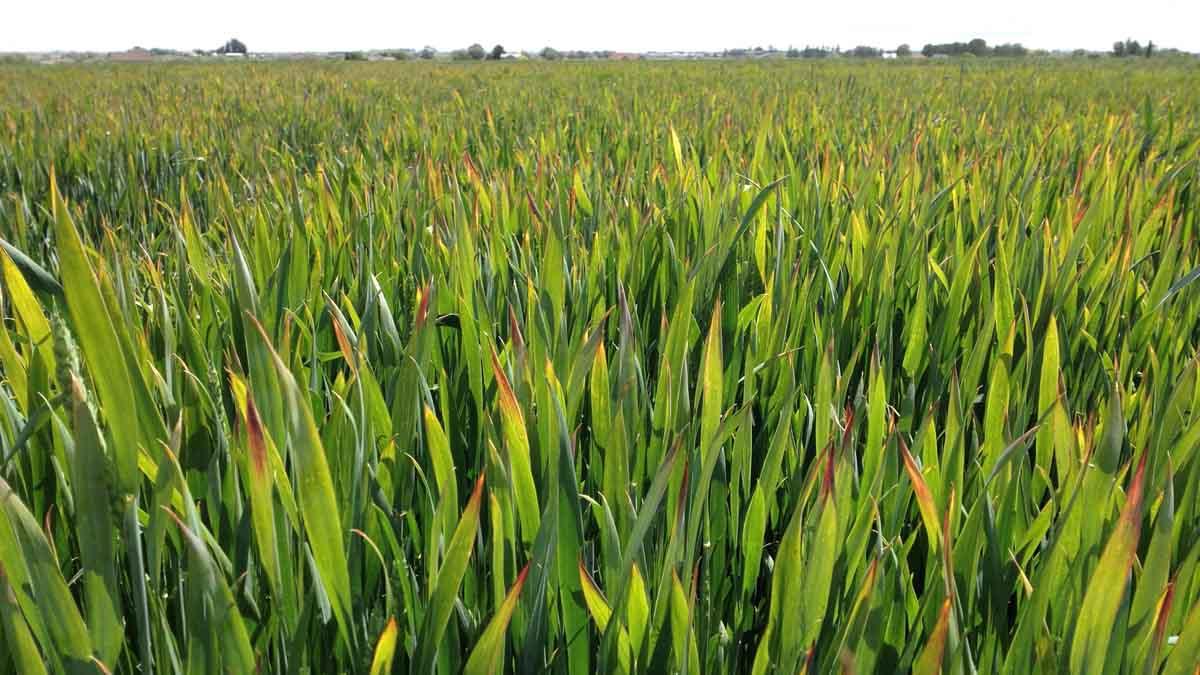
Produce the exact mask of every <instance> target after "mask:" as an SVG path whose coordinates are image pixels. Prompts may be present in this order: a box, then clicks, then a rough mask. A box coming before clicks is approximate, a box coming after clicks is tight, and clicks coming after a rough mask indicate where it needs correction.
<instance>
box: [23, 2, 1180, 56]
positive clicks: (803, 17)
mask: <svg viewBox="0 0 1200 675" xmlns="http://www.w3.org/2000/svg"><path fill="white" fill-rule="evenodd" d="M0 5H7V6H6V7H4V8H3V10H2V11H0V52H5V51H41V50H56V49H61V50H90V51H115V50H122V49H128V48H129V47H132V46H134V45H139V46H142V47H146V48H149V47H166V48H173V49H193V48H208V49H213V48H216V47H217V46H219V45H220V44H221V43H223V42H224V41H225V40H226V39H228V38H230V37H237V38H239V39H241V40H242V41H243V42H245V43H246V45H247V46H248V47H249V48H250V50H251V51H289V50H296V51H308V50H311V51H334V50H342V49H375V48H387V47H414V48H420V47H421V46H423V45H432V46H434V47H437V48H439V49H452V48H458V47H465V46H467V45H469V44H471V43H472V42H479V43H481V44H483V45H484V46H485V47H487V48H489V49H490V48H491V46H492V45H493V44H496V43H500V44H503V45H504V46H505V47H506V48H508V50H509V51H516V50H521V49H529V50H536V49H540V48H542V47H544V46H547V45H550V46H554V47H556V48H559V49H589V50H591V49H613V50H618V51H648V50H675V49H722V48H726V47H729V48H732V47H753V46H762V47H767V46H770V45H774V46H775V47H780V48H782V47H787V46H789V45H795V46H797V47H803V46H805V45H809V44H812V45H829V46H833V45H840V46H842V47H843V48H849V47H853V46H855V45H859V44H867V45H873V46H879V47H886V48H893V47H895V46H896V45H897V44H900V43H901V42H907V43H909V44H911V45H912V46H913V47H914V48H915V49H920V47H921V45H922V44H924V43H926V42H952V41H956V40H962V41H966V40H969V39H970V38H972V37H982V38H984V39H985V40H987V41H988V43H989V44H996V43H1000V42H1021V43H1023V44H1025V45H1026V46H1028V47H1044V48H1051V49H1052V48H1075V47H1084V48H1091V49H1106V48H1108V47H1109V46H1111V45H1112V43H1113V41H1114V40H1118V39H1123V38H1127V37H1132V38H1134V39H1136V40H1140V41H1141V42H1142V43H1143V44H1145V43H1146V41H1147V40H1153V41H1154V42H1155V44H1157V45H1160V46H1167V47H1178V48H1180V49H1184V50H1187V51H1194V52H1200V0H992V1H990V2H986V3H985V2H979V1H978V0H890V1H889V0H862V1H859V2H848V1H845V0H842V1H839V0H832V1H831V0H823V1H820V2H812V1H811V0H810V1H809V2H802V1H800V0H793V1H791V2H788V1H786V0H732V1H729V0H726V1H725V2H715V1H712V0H607V1H606V0H592V1H591V2H579V1H578V0H557V1H556V0H491V1H480V0H460V1H459V2H441V1H439V0H417V1H414V0H405V1H397V0H393V1H391V2H384V1H381V0H336V1H332V2H331V1H329V0H325V1H323V2H319V1H316V0H291V1H288V0H203V1H200V2H197V1H196V0H189V1H188V2H181V1H180V0H109V1H107V2H106V1H103V0H101V1H94V0H4V2H0Z"/></svg>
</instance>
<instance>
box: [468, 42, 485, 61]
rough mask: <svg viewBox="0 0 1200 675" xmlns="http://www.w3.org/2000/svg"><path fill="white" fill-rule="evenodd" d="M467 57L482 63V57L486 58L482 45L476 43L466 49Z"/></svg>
mask: <svg viewBox="0 0 1200 675" xmlns="http://www.w3.org/2000/svg"><path fill="white" fill-rule="evenodd" d="M467 56H470V57H471V58H473V59H475V60H476V61H482V60H483V57H485V56H487V50H485V49H484V48H483V45H481V44H479V43H478V42H476V43H475V44H473V45H471V46H470V47H467Z"/></svg>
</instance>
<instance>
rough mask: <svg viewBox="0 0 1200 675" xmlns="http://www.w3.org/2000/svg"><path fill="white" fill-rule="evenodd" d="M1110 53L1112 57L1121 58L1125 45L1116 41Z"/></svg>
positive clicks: (1123, 54)
mask: <svg viewBox="0 0 1200 675" xmlns="http://www.w3.org/2000/svg"><path fill="white" fill-rule="evenodd" d="M1112 53H1113V56H1115V57H1117V58H1121V57H1122V56H1125V43H1124V42H1122V41H1120V40H1117V41H1116V42H1114V43H1113V52H1112Z"/></svg>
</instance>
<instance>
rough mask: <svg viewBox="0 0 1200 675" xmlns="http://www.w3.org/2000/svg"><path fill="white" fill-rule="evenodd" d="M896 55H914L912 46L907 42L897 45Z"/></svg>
mask: <svg viewBox="0 0 1200 675" xmlns="http://www.w3.org/2000/svg"><path fill="white" fill-rule="evenodd" d="M896 56H899V57H900V58H902V59H904V58H908V57H910V56H912V47H909V46H908V43H907V42H905V43H904V44H902V45H900V46H899V47H896Z"/></svg>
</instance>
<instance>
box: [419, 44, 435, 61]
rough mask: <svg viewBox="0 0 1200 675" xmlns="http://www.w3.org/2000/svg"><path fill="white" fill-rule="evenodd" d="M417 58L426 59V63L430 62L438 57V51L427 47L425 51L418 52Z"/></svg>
mask: <svg viewBox="0 0 1200 675" xmlns="http://www.w3.org/2000/svg"><path fill="white" fill-rule="evenodd" d="M417 56H419V57H421V58H423V59H425V60H426V61H429V60H431V59H433V58H435V57H437V50H436V49H434V48H433V47H429V46H426V47H425V48H424V49H422V50H421V51H419V52H417Z"/></svg>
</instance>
